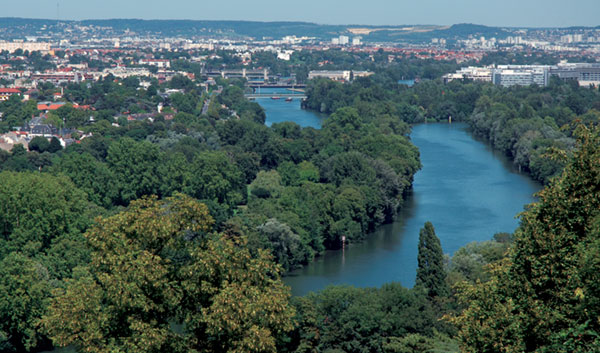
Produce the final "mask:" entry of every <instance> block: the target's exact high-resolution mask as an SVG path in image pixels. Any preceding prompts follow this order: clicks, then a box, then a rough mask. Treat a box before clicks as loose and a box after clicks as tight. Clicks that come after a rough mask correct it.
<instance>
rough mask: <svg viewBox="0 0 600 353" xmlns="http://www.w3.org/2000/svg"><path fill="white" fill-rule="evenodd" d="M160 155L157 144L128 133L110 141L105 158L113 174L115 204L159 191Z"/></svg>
mask: <svg viewBox="0 0 600 353" xmlns="http://www.w3.org/2000/svg"><path fill="white" fill-rule="evenodd" d="M160 155H161V154H160V151H159V150H158V147H157V146H155V145H153V144H151V143H149V142H146V141H142V142H136V141H135V140H133V139H131V138H128V137H125V138H122V139H120V140H118V141H117V142H114V143H112V144H111V145H110V147H109V148H108V156H107V157H106V161H107V162H108V166H109V168H110V170H111V171H112V172H113V173H114V175H115V182H116V186H117V189H118V202H119V204H122V205H127V204H128V203H129V202H130V201H132V200H135V199H138V198H140V197H142V196H144V195H156V194H158V193H159V190H160V185H161V179H160V173H159V170H158V169H159V164H160V160H161V158H160Z"/></svg>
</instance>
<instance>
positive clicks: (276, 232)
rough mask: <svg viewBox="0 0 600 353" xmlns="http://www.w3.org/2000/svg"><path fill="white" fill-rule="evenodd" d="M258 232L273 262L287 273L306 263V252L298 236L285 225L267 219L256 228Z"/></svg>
mask: <svg viewBox="0 0 600 353" xmlns="http://www.w3.org/2000/svg"><path fill="white" fill-rule="evenodd" d="M258 232H259V233H260V234H261V235H263V236H264V237H266V238H267V240H268V241H269V243H270V248H271V250H272V252H273V256H274V257H275V261H276V262H277V263H278V264H280V265H281V266H282V267H283V269H284V270H285V271H286V272H287V271H290V270H293V269H295V268H297V267H300V266H301V265H302V264H303V263H306V261H307V260H308V259H307V256H308V251H307V250H306V245H305V244H303V243H302V241H301V239H300V237H299V236H298V234H295V233H294V232H292V230H291V229H290V227H289V226H288V225H287V224H285V223H280V222H279V221H277V220H276V219H269V220H268V221H267V222H265V223H264V224H262V225H261V226H259V227H258Z"/></svg>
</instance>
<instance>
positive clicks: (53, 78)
mask: <svg viewBox="0 0 600 353" xmlns="http://www.w3.org/2000/svg"><path fill="white" fill-rule="evenodd" d="M93 79H94V76H93V75H90V74H87V73H85V74H83V73H77V72H75V73H72V72H56V73H44V74H39V73H38V74H33V75H31V80H32V81H37V82H50V83H53V84H54V85H59V84H61V83H63V82H66V83H71V82H81V81H85V80H93Z"/></svg>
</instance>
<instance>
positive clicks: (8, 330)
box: [0, 252, 51, 352]
mask: <svg viewBox="0 0 600 353" xmlns="http://www.w3.org/2000/svg"><path fill="white" fill-rule="evenodd" d="M50 289H51V286H50V274H49V273H48V270H47V269H46V268H45V267H44V266H43V265H42V264H40V263H39V262H36V261H34V260H32V259H30V258H28V257H26V256H24V255H22V254H20V253H16V252H15V253H12V254H10V255H8V256H6V257H4V258H3V259H2V260H0V337H2V336H4V337H6V341H7V342H6V343H5V347H4V348H3V350H2V351H3V352H13V351H14V352H27V351H32V350H34V349H35V348H38V346H40V345H41V344H43V343H44V340H45V337H44V336H43V335H42V334H41V332H40V331H39V330H38V328H37V324H38V320H39V319H40V317H41V316H42V314H43V313H44V312H45V310H46V305H45V302H44V301H45V300H46V299H47V298H49V297H50ZM1 340H2V339H1V338H0V347H1V346H2V342H1Z"/></svg>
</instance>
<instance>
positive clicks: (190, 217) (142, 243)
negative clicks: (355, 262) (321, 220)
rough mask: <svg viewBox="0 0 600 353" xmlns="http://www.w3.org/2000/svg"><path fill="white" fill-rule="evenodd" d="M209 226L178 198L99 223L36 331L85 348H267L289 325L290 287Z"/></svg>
mask: <svg viewBox="0 0 600 353" xmlns="http://www.w3.org/2000/svg"><path fill="white" fill-rule="evenodd" d="M212 224H213V219H212V217H211V216H210V215H209V213H208V209H207V207H206V206H205V205H203V204H201V203H199V202H198V201H195V200H194V199H192V198H190V197H188V196H184V195H181V194H179V195H177V196H175V197H172V198H168V199H166V200H164V201H158V200H157V199H156V198H143V199H140V200H136V201H133V202H131V204H130V205H129V208H128V209H127V210H126V211H124V212H122V213H119V214H117V215H115V216H112V217H109V218H106V219H100V220H99V221H98V223H97V224H96V225H95V226H94V227H93V228H92V229H90V231H88V232H87V233H86V235H85V236H86V239H87V240H88V242H89V244H90V247H91V249H92V254H91V262H90V265H89V266H88V267H85V268H81V269H80V270H79V272H78V273H77V274H76V275H75V276H74V278H73V279H72V280H69V281H68V283H67V286H66V288H65V289H58V290H56V291H55V293H54V298H53V299H52V300H51V301H50V306H49V309H48V315H46V316H45V317H44V319H43V320H42V324H43V326H44V328H45V329H46V330H47V331H48V333H49V335H50V337H51V338H52V339H53V340H54V342H55V343H56V344H58V345H61V346H66V345H70V344H73V345H75V346H78V347H81V348H82V349H83V350H85V351H87V352H98V353H100V352H108V351H113V352H142V353H143V352H166V351H168V352H192V351H193V352H275V338H276V337H277V336H278V335H280V334H282V333H283V332H285V331H289V330H290V329H291V328H292V321H291V318H292V316H293V315H294V312H293V310H292V309H291V308H290V307H289V305H288V298H289V289H288V288H287V287H285V286H284V285H283V284H282V282H281V280H280V277H279V270H278V267H277V266H276V265H274V263H273V262H272V261H271V260H270V256H269V255H268V254H267V252H266V251H264V250H258V251H257V254H256V255H252V254H251V253H250V251H249V250H248V249H247V247H246V244H245V238H244V237H243V236H242V237H239V238H229V237H227V236H225V235H223V234H214V233H210V229H211V227H212Z"/></svg>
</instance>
